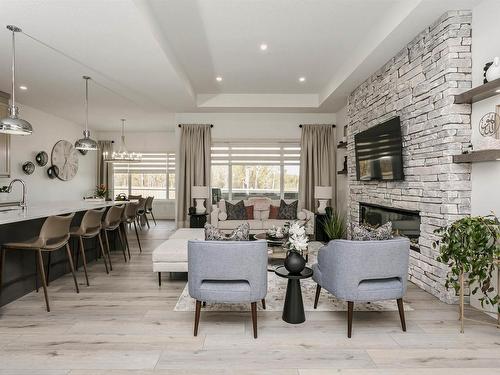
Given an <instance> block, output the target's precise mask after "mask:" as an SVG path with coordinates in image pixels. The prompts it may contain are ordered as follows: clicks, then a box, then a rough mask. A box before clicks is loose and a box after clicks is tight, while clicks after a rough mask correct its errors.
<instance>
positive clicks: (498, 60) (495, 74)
mask: <svg viewBox="0 0 500 375" xmlns="http://www.w3.org/2000/svg"><path fill="white" fill-rule="evenodd" d="M498 78H500V57H498V56H497V57H495V58H494V59H493V64H491V65H490V67H489V68H488V70H487V71H486V79H487V80H488V82H491V81H494V80H495V79H498Z"/></svg>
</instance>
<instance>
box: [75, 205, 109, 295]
mask: <svg viewBox="0 0 500 375" xmlns="http://www.w3.org/2000/svg"><path fill="white" fill-rule="evenodd" d="M105 210H106V208H105V207H103V208H102V209H100V210H88V211H87V212H85V215H83V218H82V222H81V223H80V226H79V227H72V228H71V229H70V232H69V234H70V236H71V237H75V238H78V242H79V248H80V254H81V255H82V262H83V270H84V272H85V280H86V281H87V286H89V276H88V274H87V257H86V256H85V247H84V245H83V240H84V239H87V238H95V237H98V239H99V245H100V248H101V255H102V257H103V259H104V267H105V268H106V273H108V274H109V270H108V263H107V260H106V258H107V256H106V252H105V251H104V246H103V244H102V237H101V220H102V216H103V215H104V211H105ZM108 255H109V254H108ZM77 259H78V258H77Z"/></svg>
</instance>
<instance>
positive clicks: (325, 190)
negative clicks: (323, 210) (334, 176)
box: [314, 186, 332, 199]
mask: <svg viewBox="0 0 500 375" xmlns="http://www.w3.org/2000/svg"><path fill="white" fill-rule="evenodd" d="M314 198H316V199H332V187H331V186H315V187H314Z"/></svg>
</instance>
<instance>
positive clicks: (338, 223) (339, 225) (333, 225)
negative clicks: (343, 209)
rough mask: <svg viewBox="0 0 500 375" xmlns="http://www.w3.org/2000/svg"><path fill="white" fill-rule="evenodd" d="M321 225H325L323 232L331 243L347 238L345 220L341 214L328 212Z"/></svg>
mask: <svg viewBox="0 0 500 375" xmlns="http://www.w3.org/2000/svg"><path fill="white" fill-rule="evenodd" d="M321 224H322V225H323V230H324V232H325V234H326V236H327V237H328V240H329V241H331V240H337V239H340V238H344V237H345V233H346V225H345V220H344V217H342V216H341V215H340V214H339V213H335V212H332V211H331V210H328V211H327V214H326V216H325V218H323V219H322V222H321Z"/></svg>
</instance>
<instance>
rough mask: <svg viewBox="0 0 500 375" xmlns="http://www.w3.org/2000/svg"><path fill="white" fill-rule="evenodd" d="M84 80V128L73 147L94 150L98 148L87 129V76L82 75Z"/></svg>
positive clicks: (88, 78)
mask: <svg viewBox="0 0 500 375" xmlns="http://www.w3.org/2000/svg"><path fill="white" fill-rule="evenodd" d="M82 78H83V79H84V80H85V130H84V131H83V138H81V139H79V140H78V141H76V142H75V148H76V149H77V150H82V151H96V150H97V149H98V146H97V142H96V141H94V140H93V139H92V138H90V131H89V80H90V79H91V78H90V77H88V76H83V77H82Z"/></svg>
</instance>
